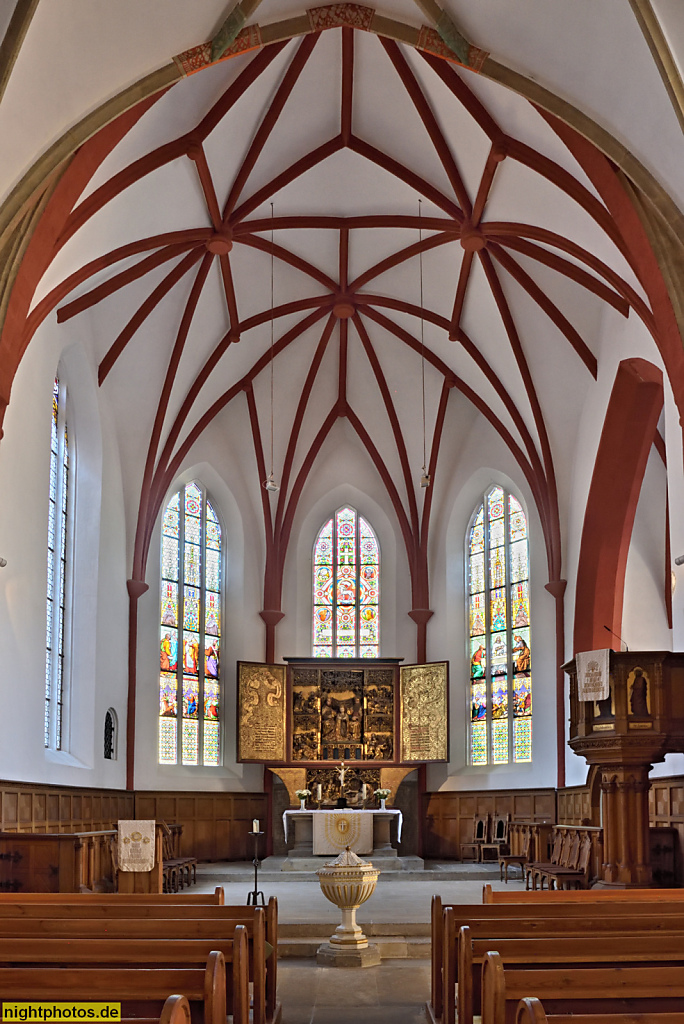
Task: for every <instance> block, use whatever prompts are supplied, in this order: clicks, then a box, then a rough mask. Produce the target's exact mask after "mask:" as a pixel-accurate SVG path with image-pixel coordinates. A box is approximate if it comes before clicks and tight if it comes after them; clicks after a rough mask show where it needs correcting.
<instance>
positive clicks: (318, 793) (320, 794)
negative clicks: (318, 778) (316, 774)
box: [316, 782, 323, 804]
mask: <svg viewBox="0 0 684 1024" xmlns="http://www.w3.org/2000/svg"><path fill="white" fill-rule="evenodd" d="M322 799H323V787H322V786H321V784H320V782H319V783H318V785H317V786H316V800H317V801H318V803H319V804H320V803H321V801H322Z"/></svg>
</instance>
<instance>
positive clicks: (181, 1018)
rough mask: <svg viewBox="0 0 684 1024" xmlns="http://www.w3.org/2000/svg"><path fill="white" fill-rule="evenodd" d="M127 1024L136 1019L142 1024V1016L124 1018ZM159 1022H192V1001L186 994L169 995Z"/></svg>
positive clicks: (181, 1023)
mask: <svg viewBox="0 0 684 1024" xmlns="http://www.w3.org/2000/svg"><path fill="white" fill-rule="evenodd" d="M123 1020H125V1021H126V1024H128V1022H130V1021H132V1020H136V1021H137V1022H138V1024H142V1019H141V1018H140V1017H137V1018H136V1017H127V1018H123ZM159 1024H190V1003H189V1002H188V1001H187V999H186V998H185V996H169V997H168V999H167V1000H166V1002H165V1003H164V1005H163V1007H162V1012H161V1013H160V1015H159Z"/></svg>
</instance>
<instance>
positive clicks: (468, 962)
mask: <svg viewBox="0 0 684 1024" xmlns="http://www.w3.org/2000/svg"><path fill="white" fill-rule="evenodd" d="M492 951H495V952H497V953H498V954H499V956H500V957H501V960H502V961H503V963H504V964H506V965H515V966H517V967H520V968H522V967H525V968H532V967H534V968H535V969H542V968H543V969H556V968H560V967H574V966H581V967H587V968H589V967H596V966H602V965H608V964H610V965H611V966H617V965H620V966H621V967H622V968H626V967H630V966H634V965H639V964H649V965H651V966H653V965H656V964H659V965H661V966H675V965H682V966H684V932H678V933H666V934H661V935H654V934H652V933H650V932H649V933H646V934H643V933H642V934H640V935H631V936H624V935H622V934H617V933H616V934H614V935H611V936H610V939H609V941H606V937H605V936H603V935H582V936H579V935H578V936H571V937H567V936H545V937H541V938H533V939H530V938H503V939H502V938H496V937H492V936H490V937H488V938H481V939H472V937H471V935H470V929H469V927H468V926H467V925H464V926H463V927H462V928H461V930H460V932H459V936H458V983H457V992H458V996H457V1005H458V1022H459V1024H473V1016H474V1015H475V1014H478V1015H479V1014H480V1012H481V990H480V980H481V975H482V965H483V963H484V961H485V958H486V956H487V954H488V953H489V952H492ZM446 997H447V992H446V991H445V996H444V998H445V1001H446ZM452 998H453V997H452Z"/></svg>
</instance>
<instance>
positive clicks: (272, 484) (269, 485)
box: [264, 203, 280, 491]
mask: <svg viewBox="0 0 684 1024" xmlns="http://www.w3.org/2000/svg"><path fill="white" fill-rule="evenodd" d="M273 263H274V255H273V203H271V472H270V473H269V474H268V476H267V477H266V479H265V480H264V487H265V488H266V490H267V491H279V490H280V485H279V484H277V483H276V481H275V478H274V476H273V360H274V351H273Z"/></svg>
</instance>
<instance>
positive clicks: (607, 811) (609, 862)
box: [601, 771, 617, 882]
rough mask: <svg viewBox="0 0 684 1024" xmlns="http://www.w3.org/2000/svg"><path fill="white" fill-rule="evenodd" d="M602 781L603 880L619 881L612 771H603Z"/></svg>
mask: <svg viewBox="0 0 684 1024" xmlns="http://www.w3.org/2000/svg"><path fill="white" fill-rule="evenodd" d="M602 775H603V778H602V781H601V818H602V822H603V880H604V881H605V882H616V881H617V867H616V864H615V792H616V786H615V782H614V781H613V778H612V772H611V771H607V772H605V771H604V772H603V773H602Z"/></svg>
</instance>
